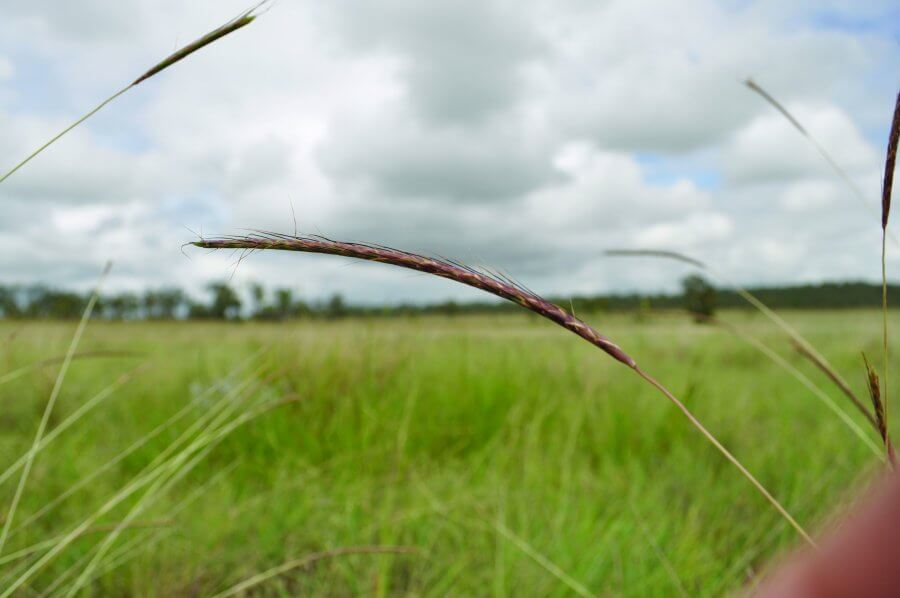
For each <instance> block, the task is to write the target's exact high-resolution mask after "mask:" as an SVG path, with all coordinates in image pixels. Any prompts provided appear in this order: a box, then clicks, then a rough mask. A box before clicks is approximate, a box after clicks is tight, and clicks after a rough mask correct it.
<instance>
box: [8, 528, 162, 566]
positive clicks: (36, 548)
mask: <svg viewBox="0 0 900 598" xmlns="http://www.w3.org/2000/svg"><path fill="white" fill-rule="evenodd" d="M174 524H175V522H174V521H172V520H171V519H165V520H153V521H129V522H128V523H127V524H125V526H124V529H147V528H150V527H170V526H172V525H174ZM117 525H118V524H103V525H94V526H91V527H89V528H88V529H86V530H84V531H83V532H82V533H81V535H80V536H79V537H83V536H87V535H90V534H103V533H107V532H110V531H112V530H113V529H115V528H116V526H117ZM62 538H63V536H56V537H53V538H48V539H47V540H42V541H40V542H38V543H37V544H32V545H31V546H26V547H25V548H21V549H19V550H17V551H15V552H10V553H9V554H6V555H4V556H3V557H0V565H5V564H6V563H11V562H13V561H17V560H19V559H23V558H25V557H27V556H30V555H32V554H34V553H36V552H40V551H42V550H44V549H45V548H49V547H50V546H53V545H54V544H56V543H57V542H59V541H60V540H61V539H62Z"/></svg>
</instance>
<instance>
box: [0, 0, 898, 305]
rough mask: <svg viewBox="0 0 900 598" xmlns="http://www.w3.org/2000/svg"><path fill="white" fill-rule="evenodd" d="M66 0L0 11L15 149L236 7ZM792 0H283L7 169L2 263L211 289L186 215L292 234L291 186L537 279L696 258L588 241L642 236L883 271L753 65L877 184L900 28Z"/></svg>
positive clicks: (265, 263)
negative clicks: (756, 89) (645, 257)
mask: <svg viewBox="0 0 900 598" xmlns="http://www.w3.org/2000/svg"><path fill="white" fill-rule="evenodd" d="M70 4H71V3H70V2H64V1H63V0H55V1H53V2H44V3H21V2H20V3H17V4H16V5H15V7H11V8H10V10H9V11H7V13H5V15H4V17H5V18H4V21H3V22H2V23H0V130H2V131H4V135H2V136H0V161H2V163H3V164H10V163H12V162H14V161H15V160H16V159H18V158H19V157H21V156H23V155H25V154H26V153H28V152H29V151H30V150H31V149H33V148H34V147H35V146H37V145H39V144H40V143H41V142H42V141H43V140H45V139H46V138H47V137H48V136H49V135H51V134H52V133H53V132H55V131H57V130H58V129H59V128H60V127H61V126H63V125H64V124H65V123H67V122H70V121H71V119H73V118H74V117H76V116H77V115H78V114H79V112H83V111H84V110H85V109H87V108H88V107H90V106H91V105H93V104H94V103H96V101H98V100H99V99H101V98H103V97H106V96H107V95H108V94H109V93H110V92H112V91H113V90H115V89H116V88H117V87H118V86H120V85H121V84H123V83H124V82H125V81H128V80H131V79H133V78H134V77H135V76H136V75H137V74H139V73H140V72H142V71H143V70H144V69H146V68H147V67H148V66H149V65H150V64H152V63H153V62H155V61H156V60H157V59H159V58H160V57H161V56H163V55H165V54H166V53H168V52H169V51H171V50H172V49H173V48H174V47H175V45H176V42H178V43H185V42H186V41H188V40H190V39H192V38H194V37H196V36H197V35H199V34H202V33H203V32H204V31H206V30H208V29H210V28H212V27H214V26H216V25H218V24H219V23H220V22H223V21H225V20H226V19H228V18H230V17H231V16H233V15H234V14H236V13H237V12H239V11H240V10H241V9H242V8H244V7H245V4H246V3H245V2H242V1H240V0H228V1H227V2H212V1H211V0H207V1H203V2H192V3H187V4H185V3H182V2H175V0H164V1H163V2H151V1H150V0H123V1H122V2H119V3H117V4H116V7H115V8H109V7H108V6H106V5H105V4H104V3H99V2H88V3H79V8H78V9H75V8H73V7H72V6H70ZM785 4H786V3H777V2H759V3H749V4H745V3H737V4H729V3H725V4H723V3H716V2H712V1H711V0H694V1H691V2H683V3H678V4H677V5H672V4H668V3H664V2H656V1H651V0H639V1H637V2H635V1H626V0H611V1H609V2H604V3H584V2H581V1H580V0H565V1H563V2H548V1H546V0H533V1H531V2H526V3H524V4H522V3H518V4H511V3H508V2H506V0H490V1H488V2H475V1H474V0H472V1H470V0H466V1H464V2H433V3H421V2H412V1H409V0H391V1H390V2H387V3H379V4H378V5H377V7H376V6H374V5H372V6H370V5H369V4H368V3H360V2H352V1H350V0H342V1H339V2H336V3H326V2H308V3H276V4H275V6H274V7H273V8H272V10H271V11H270V12H269V13H267V14H266V15H264V16H263V17H261V18H260V19H258V20H257V21H256V22H254V23H253V24H252V25H251V26H250V27H247V28H246V29H244V30H242V31H240V32H238V33H236V34H234V35H233V36H229V37H228V38H226V39H224V40H222V41H221V42H218V43H216V44H214V45H212V46H210V47H208V48H205V49H204V50H202V51H201V52H199V53H198V54H196V55H195V56H192V57H190V59H188V60H186V61H184V62H182V63H179V64H178V65H176V66H175V67H173V68H172V69H170V70H168V71H166V72H165V73H163V74H162V75H160V76H159V77H156V78H154V79H151V80H149V81H147V82H146V83H145V84H142V85H141V86H140V87H138V88H137V89H134V90H132V91H131V92H129V94H127V95H126V96H123V97H122V98H121V99H120V100H119V101H118V102H116V103H114V104H112V105H110V106H109V107H108V108H107V109H106V110H104V111H103V112H101V113H100V114H98V115H97V117H96V118H94V119H93V120H91V121H89V122H88V123H87V125H86V126H84V127H82V128H80V129H77V130H76V131H75V132H74V133H73V134H72V135H71V136H69V137H68V138H66V139H65V140H64V141H62V142H61V143H60V144H58V145H57V146H55V147H54V148H52V149H51V150H50V151H49V152H47V153H46V154H44V155H42V156H40V157H39V158H38V159H37V160H35V161H34V162H33V163H32V164H30V165H29V166H28V167H27V168H26V169H24V170H23V171H22V172H20V173H18V174H17V175H15V176H14V177H13V178H11V179H10V180H9V181H8V182H6V183H4V184H3V185H2V186H0V202H2V203H3V205H4V219H3V222H2V223H0V269H2V271H3V273H4V274H3V278H4V279H5V280H7V281H12V280H27V279H30V280H45V281H52V282H58V283H60V284H63V283H64V284H85V283H86V282H89V281H91V280H93V278H94V274H95V271H96V270H97V269H98V268H99V267H100V266H101V265H102V263H103V261H104V260H105V259H106V258H107V257H114V258H115V259H116V262H117V272H118V276H119V278H118V281H119V284H122V285H126V286H135V287H137V286H140V285H142V284H158V283H163V282H174V283H181V284H187V285H199V284H201V283H202V282H205V281H206V280H208V279H209V278H211V277H217V278H223V277H227V276H228V275H229V274H230V270H229V268H228V264H229V263H230V262H229V258H228V256H227V255H226V254H218V255H215V256H205V255H203V254H202V253H201V252H192V253H191V255H192V257H193V259H192V260H187V259H185V258H184V257H183V256H182V254H181V251H180V246H181V244H182V243H183V242H184V241H186V240H190V239H191V235H190V233H188V232H187V231H186V230H185V228H184V227H185V226H187V227H191V228H192V229H194V230H199V229H200V228H201V227H202V228H203V231H204V233H205V234H210V233H214V232H223V233H230V232H234V231H235V230H236V229H238V228H241V227H247V228H264V229H277V230H281V231H291V230H292V229H293V221H292V212H291V205H292V204H293V207H294V210H295V212H296V216H297V220H298V223H299V227H300V229H301V230H303V231H305V232H319V231H321V232H324V233H326V234H329V235H331V236H334V237H348V238H352V239H356V240H371V241H376V242H383V243H387V244H395V245H397V246H401V247H404V248H408V249H412V250H419V251H425V252H428V251H432V252H435V253H440V254H443V255H448V256H454V257H460V258H462V259H465V260H468V261H471V262H475V263H485V264H490V265H495V266H498V267H502V268H504V269H506V270H508V271H509V272H511V273H512V274H513V275H515V276H517V277H519V278H521V279H522V280H523V281H524V282H526V283H527V284H528V285H529V286H531V287H533V288H535V289H536V290H539V291H544V292H554V293H556V292H560V293H561V292H568V291H569V290H571V291H580V292H592V291H596V290H610V289H616V288H619V289H621V288H630V287H641V288H659V287H660V286H668V287H670V288H671V287H672V285H673V284H674V281H676V280H677V278H678V277H679V276H680V275H681V274H682V273H683V272H681V271H677V270H676V269H673V268H671V267H669V266H657V265H653V264H648V265H647V267H645V268H644V267H642V268H641V269H640V270H639V271H637V272H636V271H635V269H633V268H630V267H620V266H619V265H618V264H617V263H612V262H609V261H604V260H602V259H599V255H600V253H601V252H602V251H603V250H604V249H607V248H609V247H623V246H635V245H653V246H657V247H669V248H672V249H677V250H681V251H688V252H691V253H695V254H698V255H701V256H702V257H704V258H706V259H708V260H710V261H714V262H717V263H719V265H720V266H721V268H722V269H725V270H727V271H729V272H730V273H732V275H733V276H734V277H735V278H738V279H740V280H742V281H747V282H752V281H756V280H759V281H766V282H773V281H780V282H787V281H791V280H796V279H804V280H806V279H809V278H810V277H813V278H815V277H819V278H822V277H836V278H840V277H843V276H870V275H871V276H873V277H874V276H877V268H876V266H877V260H874V259H873V257H872V256H873V254H872V252H873V251H875V250H877V227H872V226H871V225H872V221H871V218H870V215H869V214H868V213H865V212H863V211H861V210H859V209H858V207H857V206H856V205H855V204H854V203H853V202H854V201H856V200H854V199H853V198H852V196H850V194H849V193H848V192H847V190H846V188H845V187H843V186H842V183H841V182H840V181H839V180H837V179H836V178H835V177H834V176H833V175H832V174H831V172H830V171H829V170H828V167H827V165H826V164H824V163H823V161H822V159H821V157H820V156H818V155H817V154H816V152H815V149H814V148H812V147H811V146H810V145H809V143H808V142H807V141H806V140H804V139H803V138H802V137H801V136H800V135H799V134H798V133H797V132H796V131H795V130H793V129H792V128H791V127H790V125H789V124H788V123H786V122H785V121H784V119H783V118H782V117H781V116H780V115H778V114H777V113H776V112H774V111H773V110H772V109H771V107H770V106H768V105H767V104H765V102H763V101H762V100H761V99H760V98H758V97H757V96H755V95H754V94H752V93H751V92H749V91H748V90H746V89H745V88H744V87H743V86H742V85H741V84H740V82H741V80H742V79H743V78H744V77H746V76H753V77H754V78H755V79H756V80H757V81H759V82H760V83H761V84H763V85H764V86H766V87H767V88H768V89H769V90H770V91H772V92H773V93H774V94H775V95H777V96H778V97H779V98H780V99H782V100H783V101H784V102H785V103H786V105H787V106H788V107H789V108H790V109H791V110H792V111H794V112H795V113H796V115H797V116H798V118H800V120H801V121H802V122H803V123H804V125H806V126H807V127H808V128H809V130H810V131H811V132H812V133H813V135H814V136H816V138H817V139H818V140H819V141H820V142H821V143H822V145H823V146H824V147H826V148H827V149H828V151H829V152H831V153H832V154H833V155H834V157H835V158H836V159H837V160H838V162H839V163H840V164H841V165H842V166H843V167H844V168H845V169H846V170H847V172H848V173H849V174H850V175H851V176H852V177H853V178H854V180H855V181H857V182H858V184H859V185H860V186H861V187H862V188H863V190H864V191H865V192H866V193H867V194H868V195H870V196H872V197H873V198H874V197H876V196H877V190H878V186H879V181H878V173H879V165H880V152H881V147H880V146H879V143H881V139H882V138H883V136H884V135H883V134H882V130H883V129H885V123H886V122H887V119H888V117H889V106H888V104H889V102H890V101H891V100H892V94H893V93H894V91H893V90H891V89H888V88H889V87H890V86H891V85H893V84H894V83H893V79H891V77H890V76H886V75H885V73H889V72H892V71H890V69H891V68H892V67H891V65H892V64H895V63H896V61H897V60H898V59H900V50H898V48H897V47H896V44H895V43H894V42H893V40H892V39H890V38H889V36H886V35H885V34H884V33H882V32H880V31H877V30H873V31H869V30H865V31H861V30H853V29H852V28H840V27H825V26H823V25H821V23H820V21H821V19H818V18H817V15H818V12H819V11H821V10H825V9H826V8H827V10H829V11H832V12H833V13H834V14H836V15H837V17H834V18H833V19H832V20H834V19H837V20H838V22H839V21H840V18H841V17H840V16H841V15H845V14H855V13H853V11H854V10H856V9H855V8H854V7H853V6H850V5H848V6H840V5H837V4H829V5H828V6H827V7H825V8H823V7H822V5H820V4H818V3H790V6H786V5H785ZM889 8H890V7H889V6H888V5H885V7H884V8H883V10H888V9H889ZM73 10H75V11H76V12H77V13H78V17H79V18H73V17H72V16H71V14H72V13H71V11H73ZM866 10H867V11H869V12H871V15H870V14H869V12H867V13H866V15H867V16H866V18H869V19H870V20H873V19H874V20H875V21H877V19H876V18H875V17H877V15H878V14H880V13H879V12H878V11H879V10H882V9H879V8H878V7H877V6H875V7H874V8H873V7H872V6H868V7H867V8H866ZM848 11H849V12H848ZM872 15H875V17H873V16H872ZM5 63H9V64H10V65H12V64H13V63H14V64H15V72H10V73H9V74H7V75H6V76H5V77H4V76H3V73H4V64H5ZM10 70H11V69H10ZM889 79H890V80H891V81H888V80H889ZM888 83H890V85H889V84H888ZM858 90H866V93H859V91H858ZM882 92H885V93H882ZM882 96H884V97H882ZM885 98H887V99H885ZM886 106H887V108H885V107H886ZM873 131H874V132H875V133H873ZM876 133H877V134H876ZM873 135H874V137H873ZM875 137H877V138H875ZM813 215H814V216H815V217H811V216H813ZM48 231H52V234H50V235H48ZM873 243H874V244H873ZM23 247H29V248H32V249H29V250H28V251H23V250H22V249H21V248H23ZM836 256H839V257H836ZM253 278H255V279H260V280H263V281H264V282H266V283H268V284H289V285H296V286H298V287H300V288H301V289H302V290H303V291H304V292H305V293H308V294H313V295H325V294H328V293H331V292H334V291H343V292H346V293H347V294H348V296H350V297H351V298H353V299H356V300H369V301H376V300H383V299H440V298H444V297H448V296H454V297H471V296H477V295H473V294H472V293H469V292H468V291H466V290H464V289H460V288H458V287H454V286H453V285H451V284H449V283H446V282H441V281H431V280H428V279H423V278H421V277H410V276H409V275H408V273H402V272H398V271H395V270H391V269H389V268H381V267H371V268H370V267H364V266H363V267H356V266H353V267H349V268H348V267H345V266H344V264H343V261H342V260H339V259H329V258H323V259H317V258H315V257H307V256H296V255H272V256H262V255H257V256H254V257H253V258H252V259H250V260H248V261H246V262H244V263H243V264H242V265H241V266H240V268H239V269H238V271H237V274H236V275H235V281H237V282H242V281H247V280H249V279H253ZM114 284H115V283H114Z"/></svg>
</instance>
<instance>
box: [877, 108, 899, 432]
mask: <svg viewBox="0 0 900 598" xmlns="http://www.w3.org/2000/svg"><path fill="white" fill-rule="evenodd" d="M898 139H900V92H898V93H897V99H896V101H895V102H894V117H893V118H892V119H891V132H890V133H889V134H888V145H887V152H886V155H885V160H884V184H883V185H882V187H881V338H882V345H883V347H882V349H883V351H884V365H883V371H882V372H881V390H882V399H881V400H882V402H883V403H884V418H885V421H887V417H888V403H889V401H888V382H887V380H888V368H889V365H888V363H889V359H888V358H889V355H888V296H887V263H886V261H887V251H886V247H885V239H886V237H887V234H888V220H889V218H890V214H891V193H892V192H893V188H894V168H895V167H896V161H897V143H898Z"/></svg>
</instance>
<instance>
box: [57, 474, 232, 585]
mask: <svg viewBox="0 0 900 598" xmlns="http://www.w3.org/2000/svg"><path fill="white" fill-rule="evenodd" d="M236 465H237V461H233V462H232V463H231V464H230V465H228V466H227V467H224V468H222V469H221V470H220V471H218V472H216V474H215V475H213V476H211V477H210V478H209V479H208V480H207V481H205V482H204V483H203V484H201V485H200V486H198V487H196V488H194V489H193V490H191V491H190V492H189V493H188V495H187V496H186V497H184V498H183V499H181V500H180V501H178V503H176V505H175V506H174V507H173V508H172V510H170V511H169V512H167V513H166V516H167V518H168V519H171V520H173V521H174V520H175V517H176V515H178V514H179V513H181V512H182V511H183V510H184V509H186V508H187V507H188V506H190V504H191V503H192V502H194V501H195V500H196V499H197V498H198V497H200V496H202V495H203V494H204V493H205V492H206V490H208V489H209V488H210V487H211V486H212V485H213V484H215V483H216V482H217V481H218V480H220V479H221V478H223V477H224V476H226V475H228V474H229V473H230V472H231V471H233V470H234V468H235V466H236ZM172 531H173V530H172V529H162V530H155V531H154V532H152V533H150V534H141V533H137V534H135V535H134V537H132V538H131V539H129V540H128V541H126V542H125V543H123V544H122V546H120V547H119V548H118V549H116V550H115V551H113V552H112V553H110V555H109V559H108V561H109V562H108V563H107V565H106V566H105V567H104V568H103V569H102V570H100V571H97V572H96V573H95V574H94V575H92V576H91V579H89V580H88V581H89V582H90V581H93V580H94V579H96V578H97V577H98V576H100V575H103V574H105V573H108V572H109V571H111V570H113V569H115V568H116V567H118V566H120V565H121V564H122V563H124V562H126V561H128V560H130V559H132V558H134V557H135V556H137V555H138V554H140V553H141V552H143V551H146V550H150V549H151V548H152V547H153V546H154V545H156V544H157V543H158V542H159V541H161V540H162V539H163V538H165V537H166V536H168V535H171V533H172ZM98 547H99V545H98V546H95V547H94V549H92V550H91V551H90V552H88V553H86V554H85V555H84V556H82V557H81V558H79V559H78V560H77V561H76V562H75V563H74V564H73V565H72V566H71V567H69V568H68V569H66V570H65V571H64V572H63V573H62V574H60V575H59V576H58V577H57V578H56V579H54V580H53V583H51V584H50V585H49V586H47V587H45V588H43V589H42V591H41V595H42V596H50V595H52V594H53V592H54V591H55V590H56V589H57V588H58V587H60V586H62V585H63V584H64V583H66V582H67V581H68V580H69V578H70V577H71V576H73V575H74V574H75V572H76V571H78V570H80V569H81V568H82V567H83V566H84V565H86V564H87V561H88V559H90V558H92V554H93V553H94V551H95V550H96V548H98ZM135 547H137V548H135Z"/></svg>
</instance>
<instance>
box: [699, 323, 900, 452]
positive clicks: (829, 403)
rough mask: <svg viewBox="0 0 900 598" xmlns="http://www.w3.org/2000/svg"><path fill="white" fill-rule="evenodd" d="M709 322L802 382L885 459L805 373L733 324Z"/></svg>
mask: <svg viewBox="0 0 900 598" xmlns="http://www.w3.org/2000/svg"><path fill="white" fill-rule="evenodd" d="M709 321H710V322H711V323H713V324H716V325H718V326H720V327H722V328H724V329H726V330H728V331H729V332H731V333H732V334H734V335H735V336H737V337H738V338H740V339H741V340H743V341H744V342H746V343H747V344H749V345H751V346H752V347H754V348H755V349H756V350H758V351H759V352H760V353H762V354H763V355H765V356H766V357H768V358H769V359H770V360H772V361H773V362H774V363H775V364H776V365H778V366H780V367H781V368H782V369H784V370H785V371H786V372H788V373H789V374H791V375H792V376H793V377H794V378H795V379H796V380H797V381H798V382H800V384H802V385H803V386H805V387H806V388H807V389H809V390H810V391H811V392H812V393H813V394H814V395H815V396H816V398H818V399H819V401H821V402H822V404H823V405H825V406H826V407H828V409H829V410H830V411H831V412H832V413H834V414H835V415H836V416H837V417H838V418H839V419H840V420H841V421H842V422H844V424H845V425H846V426H847V427H848V428H849V429H850V430H851V431H852V432H853V433H854V434H855V435H856V436H857V437H858V438H859V439H860V440H862V442H863V444H865V445H866V446H867V447H869V449H871V451H872V453H873V454H874V455H875V456H876V457H878V458H879V459H884V454H883V453H882V451H881V449H880V448H879V447H878V445H877V444H875V443H874V442H873V441H872V439H871V438H869V436H867V435H866V433H865V431H864V430H863V429H862V428H860V427H859V425H858V424H857V423H856V422H855V421H853V419H851V418H850V416H849V415H847V413H846V412H845V411H844V410H843V409H841V408H840V407H839V406H838V405H837V403H835V402H834V400H833V399H832V398H831V397H830V396H828V393H826V392H825V391H824V390H822V389H821V388H819V386H818V385H816V384H815V383H814V382H813V381H812V380H810V379H809V378H808V377H806V376H805V375H804V374H803V372H801V371H800V370H798V369H797V368H795V367H794V366H793V365H791V364H790V363H789V362H788V361H787V360H786V359H784V358H783V357H782V356H781V355H779V354H778V353H776V352H775V351H773V350H772V349H770V348H769V347H767V346H766V345H765V344H764V343H763V342H761V341H760V340H758V339H756V338H753V337H752V336H750V335H748V334H745V333H744V332H742V331H741V330H740V329H738V328H737V327H735V326H732V325H731V324H728V323H727V322H723V321H722V320H719V319H717V318H709ZM874 425H875V429H876V430H878V424H877V422H874Z"/></svg>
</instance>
